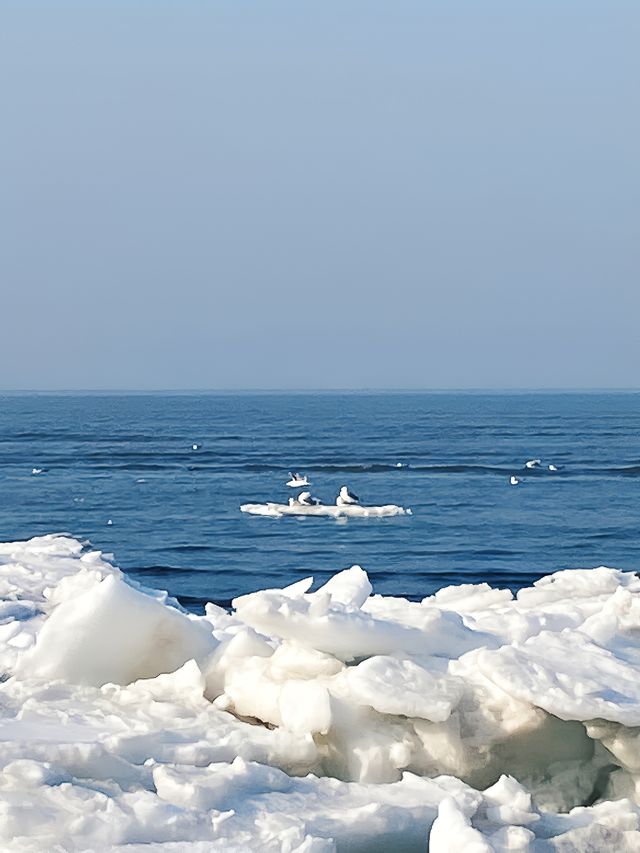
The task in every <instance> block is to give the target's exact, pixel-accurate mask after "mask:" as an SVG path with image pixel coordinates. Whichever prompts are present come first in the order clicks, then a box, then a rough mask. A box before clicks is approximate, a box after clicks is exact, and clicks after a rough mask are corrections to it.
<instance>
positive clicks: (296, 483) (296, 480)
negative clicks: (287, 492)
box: [286, 471, 311, 489]
mask: <svg viewBox="0 0 640 853" xmlns="http://www.w3.org/2000/svg"><path fill="white" fill-rule="evenodd" d="M289 476H290V477H291V479H290V480H289V481H288V482H287V484H286V485H287V486H290V487H291V488H292V489H301V488H302V487H303V486H310V485H311V483H310V482H309V481H308V480H307V478H306V476H305V475H304V474H298V473H297V472H295V471H289Z"/></svg>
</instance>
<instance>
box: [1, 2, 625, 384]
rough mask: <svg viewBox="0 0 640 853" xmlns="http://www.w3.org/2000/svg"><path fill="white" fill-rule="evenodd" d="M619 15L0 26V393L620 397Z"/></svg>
mask: <svg viewBox="0 0 640 853" xmlns="http://www.w3.org/2000/svg"><path fill="white" fill-rule="evenodd" d="M639 45H640V4H638V3H637V2H636V0H629V2H617V0H613V2H606V3H605V2H590V0H566V2H557V0H535V2H534V0H529V2H514V0H504V2H477V0H468V2H456V0H453V2H445V0H442V2H437V3H436V2H425V0H420V2H403V0H400V2H388V0H387V2H376V0H349V2H333V0H329V2H328V1H327V0H324V2H321V3H320V2H299V0H292V2H286V3H285V2H242V0H228V2H213V0H212V2H206V3H205V2H185V0H180V2H179V0H174V2H172V3H169V2H163V0H148V2H140V0H110V2H106V0H104V2H97V0H93V2H87V0H82V2H76V3H69V2H65V0H59V2H56V3H52V2H50V0H46V2H29V1H28V0H19V2H12V0H4V2H3V3H2V5H1V6H0V106H1V110H2V118H1V127H2V130H1V134H0V290H1V293H0V296H1V299H0V318H1V327H0V388H5V389H10V388H39V389H55V388H150V389H151V388H153V389H157V388H291V387H295V388H338V387H347V388H362V387H383V388H402V387H414V388H443V387H444V388H477V387H482V388H487V387H490V388H501V387H509V388H514V387H629V386H635V387H637V386H639V385H640V381H639V379H638V365H640V331H639V318H640V275H639V272H640V109H639V100H638V91H639V90H640V50H639V47H638V46H639Z"/></svg>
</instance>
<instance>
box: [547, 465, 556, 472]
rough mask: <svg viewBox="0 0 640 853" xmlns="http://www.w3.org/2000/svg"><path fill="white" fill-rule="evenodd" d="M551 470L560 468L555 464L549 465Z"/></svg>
mask: <svg viewBox="0 0 640 853" xmlns="http://www.w3.org/2000/svg"><path fill="white" fill-rule="evenodd" d="M549 470H550V471H557V470H558V469H557V467H556V466H555V465H549Z"/></svg>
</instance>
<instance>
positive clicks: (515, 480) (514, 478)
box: [509, 474, 520, 486]
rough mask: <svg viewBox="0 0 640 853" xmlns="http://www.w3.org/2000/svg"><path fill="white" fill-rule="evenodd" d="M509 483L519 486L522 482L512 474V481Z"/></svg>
mask: <svg viewBox="0 0 640 853" xmlns="http://www.w3.org/2000/svg"><path fill="white" fill-rule="evenodd" d="M509 482H510V483H511V485H512V486H517V485H518V483H519V482H520V480H519V479H518V478H517V477H516V476H515V474H512V475H511V477H510V479H509Z"/></svg>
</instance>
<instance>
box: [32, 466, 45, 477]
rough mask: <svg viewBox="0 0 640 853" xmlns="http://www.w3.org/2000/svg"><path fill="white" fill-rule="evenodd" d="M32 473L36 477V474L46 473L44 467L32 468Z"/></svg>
mask: <svg viewBox="0 0 640 853" xmlns="http://www.w3.org/2000/svg"><path fill="white" fill-rule="evenodd" d="M31 473H32V474H33V476H34V477H35V475H36V474H44V468H32V469H31Z"/></svg>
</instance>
